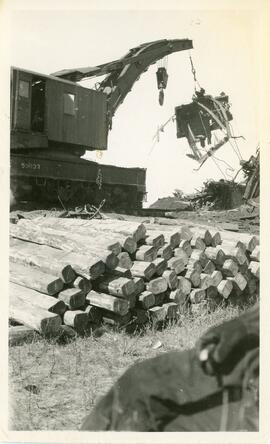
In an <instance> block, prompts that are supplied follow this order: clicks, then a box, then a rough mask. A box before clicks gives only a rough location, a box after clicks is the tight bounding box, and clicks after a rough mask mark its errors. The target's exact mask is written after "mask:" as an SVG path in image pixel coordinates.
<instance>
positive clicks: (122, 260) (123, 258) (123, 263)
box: [117, 251, 132, 270]
mask: <svg viewBox="0 0 270 444" xmlns="http://www.w3.org/2000/svg"><path fill="white" fill-rule="evenodd" d="M117 257H118V260H119V262H118V267H120V268H126V269H127V270H130V269H131V267H132V260H131V259H130V256H129V254H128V253H127V252H124V251H123V252H122V253H120V254H118V256H117Z"/></svg>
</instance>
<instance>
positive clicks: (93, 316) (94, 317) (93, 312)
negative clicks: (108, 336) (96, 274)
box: [83, 295, 107, 325]
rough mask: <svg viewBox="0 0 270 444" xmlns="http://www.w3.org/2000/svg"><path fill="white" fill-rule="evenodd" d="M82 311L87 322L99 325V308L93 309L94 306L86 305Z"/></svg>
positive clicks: (100, 312)
mask: <svg viewBox="0 0 270 444" xmlns="http://www.w3.org/2000/svg"><path fill="white" fill-rule="evenodd" d="M106 296H107V295H106ZM87 302H88V301H87ZM83 311H84V313H87V315H88V319H89V322H90V323H91V324H97V325H99V324H100V323H101V320H102V310H101V308H99V307H95V306H94V305H86V307H84V310H83Z"/></svg>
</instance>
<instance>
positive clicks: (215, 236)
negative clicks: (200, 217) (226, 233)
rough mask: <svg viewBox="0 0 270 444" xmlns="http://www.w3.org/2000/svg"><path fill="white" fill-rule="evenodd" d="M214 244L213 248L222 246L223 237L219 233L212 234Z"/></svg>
mask: <svg viewBox="0 0 270 444" xmlns="http://www.w3.org/2000/svg"><path fill="white" fill-rule="evenodd" d="M211 235H212V243H211V246H212V247H217V246H218V245H220V244H221V242H222V241H221V235H220V232H219V231H216V232H215V233H212V234H211Z"/></svg>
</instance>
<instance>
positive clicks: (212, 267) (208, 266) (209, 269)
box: [203, 260, 216, 275]
mask: <svg viewBox="0 0 270 444" xmlns="http://www.w3.org/2000/svg"><path fill="white" fill-rule="evenodd" d="M215 269H216V267H215V264H214V263H213V262H212V261H210V260H209V261H208V262H207V263H206V265H205V267H204V269H203V272H204V273H205V274H210V275H211V274H212V273H213V272H214V271H215Z"/></svg>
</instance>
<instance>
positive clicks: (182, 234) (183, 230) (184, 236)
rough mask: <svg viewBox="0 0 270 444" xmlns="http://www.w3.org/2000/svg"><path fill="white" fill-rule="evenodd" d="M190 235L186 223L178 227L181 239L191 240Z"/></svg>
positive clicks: (191, 234)
mask: <svg viewBox="0 0 270 444" xmlns="http://www.w3.org/2000/svg"><path fill="white" fill-rule="evenodd" d="M192 236H193V233H192V231H191V230H190V229H189V227H188V226H187V225H183V226H182V227H181V229H180V237H181V240H187V241H191V239H192Z"/></svg>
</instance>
